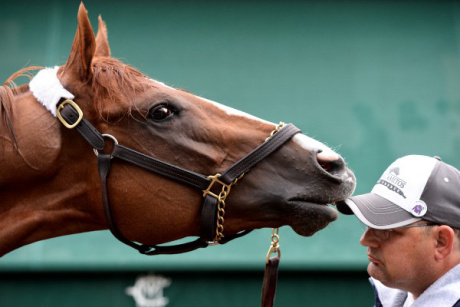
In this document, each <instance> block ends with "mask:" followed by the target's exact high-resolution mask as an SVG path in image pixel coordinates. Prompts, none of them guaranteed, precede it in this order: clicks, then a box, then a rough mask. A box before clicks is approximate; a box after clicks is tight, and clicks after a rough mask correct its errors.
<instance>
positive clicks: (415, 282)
mask: <svg viewBox="0 0 460 307" xmlns="http://www.w3.org/2000/svg"><path fill="white" fill-rule="evenodd" d="M337 208H338V210H339V211H340V212H342V213H344V214H355V215H356V217H357V218H358V219H359V220H360V221H361V222H362V223H363V224H365V225H366V226H367V230H366V231H365V232H364V234H363V236H362V237H361V239H360V243H361V244H362V245H364V246H366V247H367V255H368V258H369V261H370V263H369V265H368V268H367V271H368V273H369V275H370V276H371V278H370V281H371V283H372V284H373V287H374V290H375V292H376V306H377V307H378V306H384V307H386V306H400V307H403V306H404V307H406V306H413V307H415V306H430V307H444V306H446V307H447V306H448V307H451V306H455V307H460V171H459V170H457V169H456V168H454V167H453V166H451V165H448V164H446V163H444V162H442V161H441V159H439V158H438V157H435V158H431V157H426V156H418V155H411V156H405V157H402V158H400V159H398V160H396V161H395V162H393V164H391V165H390V166H389V167H388V169H387V170H386V171H385V172H384V173H383V175H382V176H381V177H380V179H379V180H378V181H377V183H376V185H375V186H374V188H373V189H372V191H371V193H368V194H363V195H358V196H354V197H351V198H349V199H347V200H345V201H344V202H340V203H338V204H337Z"/></svg>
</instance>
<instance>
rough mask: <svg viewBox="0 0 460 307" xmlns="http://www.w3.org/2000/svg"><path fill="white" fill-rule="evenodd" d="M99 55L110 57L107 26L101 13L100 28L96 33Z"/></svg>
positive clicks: (97, 54) (97, 52) (96, 54)
mask: <svg viewBox="0 0 460 307" xmlns="http://www.w3.org/2000/svg"><path fill="white" fill-rule="evenodd" d="M95 56H98V57H110V46H109V40H108V38H107V26H106V25H105V22H104V21H103V20H102V17H101V15H99V18H98V29H97V35H96V53H95Z"/></svg>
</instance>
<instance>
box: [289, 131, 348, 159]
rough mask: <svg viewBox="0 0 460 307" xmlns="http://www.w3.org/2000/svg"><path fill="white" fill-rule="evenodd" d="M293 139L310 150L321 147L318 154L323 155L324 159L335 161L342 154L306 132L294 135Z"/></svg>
mask: <svg viewBox="0 0 460 307" xmlns="http://www.w3.org/2000/svg"><path fill="white" fill-rule="evenodd" d="M292 140H293V141H294V142H296V143H297V144H298V145H300V146H301V147H302V148H305V149H306V150H308V151H313V150H318V149H319V151H321V153H320V154H318V156H321V159H322V160H327V161H335V160H338V159H340V156H339V155H338V154H337V153H336V152H335V151H333V150H332V149H330V148H329V147H327V146H326V145H324V144H323V143H321V142H319V141H317V140H315V139H312V138H311V137H308V136H306V135H305V134H300V133H298V134H296V135H294V137H293V138H292Z"/></svg>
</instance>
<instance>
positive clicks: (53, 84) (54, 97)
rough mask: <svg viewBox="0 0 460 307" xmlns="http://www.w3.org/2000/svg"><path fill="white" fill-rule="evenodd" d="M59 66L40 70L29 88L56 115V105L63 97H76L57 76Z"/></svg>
mask: <svg viewBox="0 0 460 307" xmlns="http://www.w3.org/2000/svg"><path fill="white" fill-rule="evenodd" d="M58 69H59V66H55V67H54V68H45V69H42V70H40V71H39V72H38V73H37V74H36V75H35V77H34V78H33V79H32V80H31V81H30V83H29V89H30V91H31V92H32V93H33V95H34V96H35V98H36V99H37V100H38V102H40V103H41V104H42V105H44V106H45V107H46V109H47V110H48V111H50V112H51V114H53V115H54V117H56V105H57V104H58V102H59V101H60V100H61V99H62V98H65V99H74V98H75V96H74V95H72V93H70V92H69V91H68V90H66V89H65V88H64V87H63V86H62V84H61V81H59V79H58V77H57V71H58Z"/></svg>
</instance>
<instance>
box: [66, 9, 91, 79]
mask: <svg viewBox="0 0 460 307" xmlns="http://www.w3.org/2000/svg"><path fill="white" fill-rule="evenodd" d="M77 18H78V28H77V33H76V34H75V39H74V41H73V44H72V50H70V55H69V59H68V60H67V63H66V65H65V68H64V74H67V73H71V74H72V75H74V76H75V77H77V78H79V79H80V80H84V81H86V80H89V79H90V78H91V75H92V66H91V63H92V61H93V58H94V53H95V51H96V38H95V37H94V32H93V28H92V27H91V23H90V22H89V19H88V13H87V12H86V9H85V6H84V5H83V3H81V4H80V8H79V9H78V17H77Z"/></svg>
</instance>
